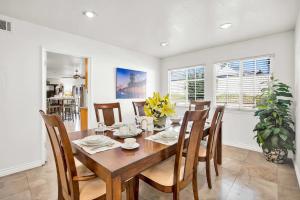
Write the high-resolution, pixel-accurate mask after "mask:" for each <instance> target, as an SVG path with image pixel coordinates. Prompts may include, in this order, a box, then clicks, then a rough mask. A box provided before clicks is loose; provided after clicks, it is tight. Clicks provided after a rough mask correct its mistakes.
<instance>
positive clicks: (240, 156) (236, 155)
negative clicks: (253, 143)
mask: <svg viewBox="0 0 300 200" xmlns="http://www.w3.org/2000/svg"><path fill="white" fill-rule="evenodd" d="M248 153H249V151H248V150H246V149H241V148H236V147H231V146H227V145H224V146H223V155H224V157H227V158H230V159H235V160H239V161H245V160H246V158H247V156H248Z"/></svg>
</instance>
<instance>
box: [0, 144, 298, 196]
mask: <svg viewBox="0 0 300 200" xmlns="http://www.w3.org/2000/svg"><path fill="white" fill-rule="evenodd" d="M223 149H224V151H223V152H224V157H223V165H222V167H220V171H221V173H220V176H219V177H215V174H214V170H213V169H212V172H213V173H212V180H213V189H211V190H210V189H209V188H208V187H207V183H206V177H205V168H204V164H203V163H200V166H199V173H198V184H199V186H198V187H199V198H200V199H211V200H213V199H227V200H235V199H236V200H241V199H243V200H248V199H249V200H252V199H264V200H276V199H278V200H297V199H300V189H299V186H298V183H297V179H296V174H295V171H294V168H293V165H292V162H291V161H289V162H288V164H284V165H276V164H272V163H269V162H267V161H265V160H264V158H263V156H262V155H261V154H260V153H257V152H253V151H248V150H244V149H239V148H234V147H230V146H224V147H223ZM140 184H141V186H140V199H141V200H154V199H158V200H165V199H172V195H170V194H164V193H161V192H159V191H157V190H155V189H153V188H151V187H150V186H148V185H146V184H144V183H143V182H142V181H141V183H140ZM56 195H57V188H56V172H55V165H54V161H53V158H52V156H50V160H49V161H48V163H47V164H46V165H45V166H43V167H38V168H35V169H32V170H28V171H25V172H21V173H17V174H13V175H10V176H6V177H2V178H0V200H31V199H43V200H52V199H56ZM180 195H181V199H184V200H186V199H193V193H192V187H191V186H188V187H187V188H186V189H184V190H183V191H182V192H181V193H180ZM124 197H125V196H124ZM123 199H125V198H123Z"/></svg>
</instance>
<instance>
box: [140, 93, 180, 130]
mask: <svg viewBox="0 0 300 200" xmlns="http://www.w3.org/2000/svg"><path fill="white" fill-rule="evenodd" d="M144 111H145V115H146V116H149V117H153V120H154V126H155V127H159V128H161V127H164V126H165V124H166V119H167V117H169V116H172V115H173V114H175V104H172V103H171V101H170V98H169V95H166V96H164V97H161V96H160V94H159V93H158V92H154V93H153V97H149V98H148V99H146V104H145V106H144Z"/></svg>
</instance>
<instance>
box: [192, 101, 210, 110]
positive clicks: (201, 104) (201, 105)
mask: <svg viewBox="0 0 300 200" xmlns="http://www.w3.org/2000/svg"><path fill="white" fill-rule="evenodd" d="M193 106H195V110H204V109H210V101H207V100H193V101H191V102H190V106H189V110H192V107H193Z"/></svg>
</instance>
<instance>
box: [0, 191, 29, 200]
mask: <svg viewBox="0 0 300 200" xmlns="http://www.w3.org/2000/svg"><path fill="white" fill-rule="evenodd" d="M0 200H31V193H30V191H29V190H25V191H23V192H20V193H16V194H13V195H11V196H8V197H5V198H0Z"/></svg>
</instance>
